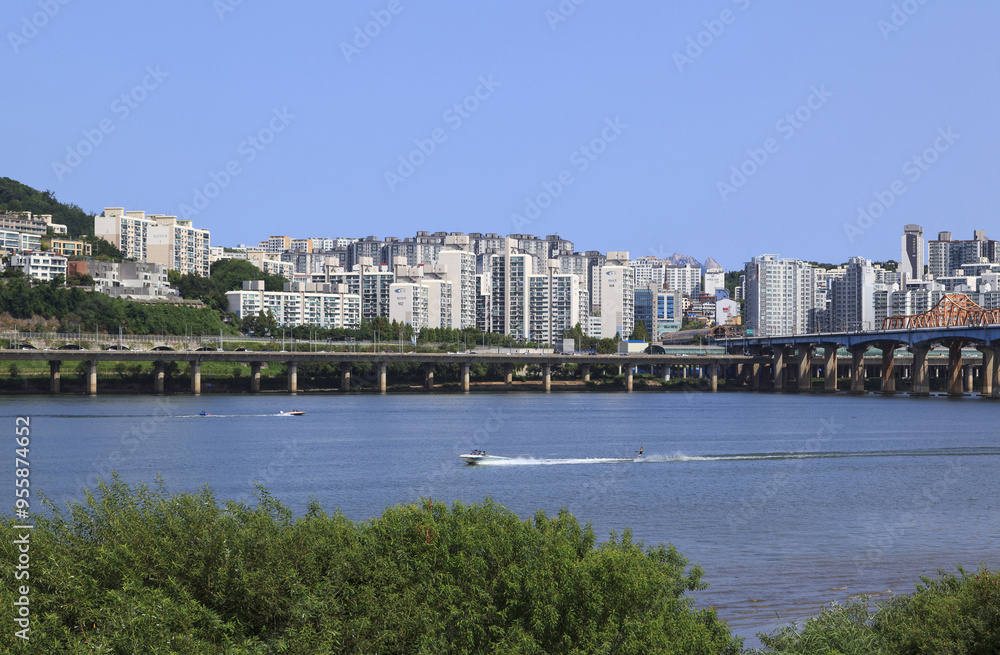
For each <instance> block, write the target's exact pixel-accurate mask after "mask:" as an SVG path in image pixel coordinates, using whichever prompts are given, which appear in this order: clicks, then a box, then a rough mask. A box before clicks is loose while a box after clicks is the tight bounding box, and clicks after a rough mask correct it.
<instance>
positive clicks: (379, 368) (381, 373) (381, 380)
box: [375, 362, 388, 393]
mask: <svg viewBox="0 0 1000 655" xmlns="http://www.w3.org/2000/svg"><path fill="white" fill-rule="evenodd" d="M387 367H388V365H387V364H386V363H385V362H378V363H377V364H376V365H375V370H376V377H378V392H379V393H385V390H386V374H385V371H386V368H387Z"/></svg>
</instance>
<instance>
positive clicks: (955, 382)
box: [948, 341, 964, 396]
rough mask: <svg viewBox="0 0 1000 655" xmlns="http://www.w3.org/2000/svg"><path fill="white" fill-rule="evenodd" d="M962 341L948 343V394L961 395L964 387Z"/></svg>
mask: <svg viewBox="0 0 1000 655" xmlns="http://www.w3.org/2000/svg"><path fill="white" fill-rule="evenodd" d="M963 345H964V344H963V343H962V342H961V341H952V342H951V343H950V344H948V395H949V396H961V395H962V394H963V389H962V346H963Z"/></svg>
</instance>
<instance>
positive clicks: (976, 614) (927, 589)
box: [760, 567, 1000, 655]
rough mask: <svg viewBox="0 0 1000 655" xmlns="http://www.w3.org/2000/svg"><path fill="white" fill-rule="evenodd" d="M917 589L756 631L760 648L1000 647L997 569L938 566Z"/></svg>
mask: <svg viewBox="0 0 1000 655" xmlns="http://www.w3.org/2000/svg"><path fill="white" fill-rule="evenodd" d="M939 574H940V576H939V577H938V578H936V579H931V578H921V583H920V584H918V585H917V588H916V592H915V593H914V594H913V595H909V596H897V597H895V598H892V599H890V600H886V601H883V602H880V603H877V604H876V605H875V607H874V609H873V610H869V601H868V599H866V598H861V599H860V600H857V601H854V602H851V603H849V604H847V605H834V606H833V607H831V608H829V609H827V610H824V611H823V613H822V614H820V615H819V616H818V617H816V618H813V619H809V620H807V621H806V622H805V623H804V624H803V626H802V628H801V629H799V628H797V627H796V626H794V625H793V626H790V627H786V628H783V629H781V630H778V631H777V632H774V633H772V634H771V635H760V637H761V642H762V643H763V644H764V646H765V648H764V649H763V650H762V651H760V652H761V653H782V654H797V653H802V654H803V655H805V654H809V655H812V654H814V653H829V654H833V653H838V654H842V655H855V654H856V655H881V654H882V653H886V654H893V655H897V654H898V655H917V654H918V653H919V654H921V655H924V654H927V655H993V654H995V653H997V652H1000V572H997V571H993V570H990V569H987V568H982V569H980V570H979V571H977V572H976V573H975V574H970V573H967V572H966V571H965V570H964V569H962V568H961V567H959V568H958V574H957V575H956V574H952V573H947V572H944V571H939Z"/></svg>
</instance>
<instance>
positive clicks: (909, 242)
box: [899, 225, 924, 280]
mask: <svg viewBox="0 0 1000 655" xmlns="http://www.w3.org/2000/svg"><path fill="white" fill-rule="evenodd" d="M899 270H900V273H902V274H903V275H905V276H906V279H908V280H922V279H924V228H922V227H920V226H919V225H904V226H903V242H902V249H901V252H900V258H899Z"/></svg>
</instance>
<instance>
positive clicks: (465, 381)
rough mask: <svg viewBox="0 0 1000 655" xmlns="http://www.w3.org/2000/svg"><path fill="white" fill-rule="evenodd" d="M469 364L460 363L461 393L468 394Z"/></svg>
mask: <svg viewBox="0 0 1000 655" xmlns="http://www.w3.org/2000/svg"><path fill="white" fill-rule="evenodd" d="M470 367H471V364H470V363H469V362H462V391H464V392H466V393H468V392H469V368H470Z"/></svg>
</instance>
